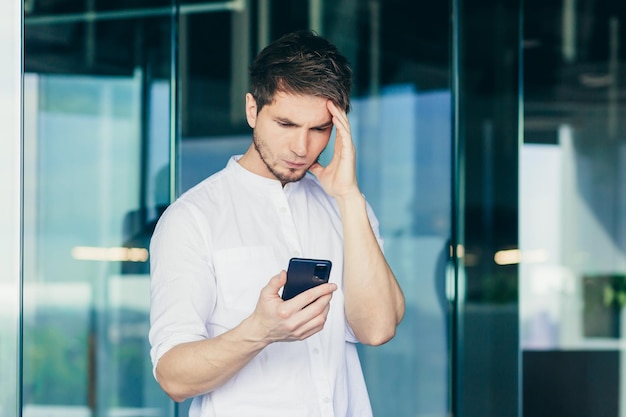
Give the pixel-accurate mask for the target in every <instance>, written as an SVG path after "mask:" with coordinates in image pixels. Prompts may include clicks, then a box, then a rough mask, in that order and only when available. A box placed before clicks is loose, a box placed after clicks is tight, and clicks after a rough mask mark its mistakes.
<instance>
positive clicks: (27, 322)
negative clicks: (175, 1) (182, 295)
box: [23, 8, 171, 416]
mask: <svg viewBox="0 0 626 417" xmlns="http://www.w3.org/2000/svg"><path fill="white" fill-rule="evenodd" d="M48 12H49V13H53V14H54V13H57V14H61V13H63V12H64V11H63V10H62V9H60V8H58V9H54V10H49V11H48ZM25 34H26V37H25V63H26V64H25V65H26V68H25V72H26V73H25V76H24V96H25V100H24V126H25V127H24V171H25V179H24V200H25V206H26V207H28V208H27V209H26V210H25V213H24V235H25V242H26V243H25V249H24V258H25V260H24V311H23V321H24V346H23V355H24V369H23V413H24V415H25V416H42V415H45V416H56V415H58V416H67V415H77V416H80V415H85V416H111V415H133V416H153V415H154V416H158V415H163V416H165V415H168V412H169V410H170V408H171V404H170V402H169V400H168V399H167V397H166V396H165V395H164V394H163V393H162V392H161V390H160V388H159V387H158V385H157V384H156V382H155V381H154V378H153V376H152V366H151V363H150V360H149V356H148V350H149V347H148V342H147V332H148V323H149V317H148V309H149V275H148V268H147V265H148V264H147V260H148V253H147V247H148V241H149V238H150V235H151V234H152V229H153V227H154V223H155V222H156V219H157V218H158V216H159V214H160V213H161V212H162V210H163V207H164V206H166V205H167V203H168V201H169V188H168V185H169V154H170V149H169V146H170V144H169V132H170V126H169V121H170V117H169V109H170V67H171V65H170V62H171V39H170V36H171V22H170V19H169V17H165V18H151V19H150V18H147V19H143V20H136V19H128V18H123V19H122V20H120V21H111V20H103V21H98V22H84V21H82V20H81V19H76V20H74V21H70V22H63V23H58V22H52V23H50V22H48V23H45V22H39V21H31V22H30V23H28V21H27V25H26V28H25ZM129 40H131V41H130V42H129Z"/></svg>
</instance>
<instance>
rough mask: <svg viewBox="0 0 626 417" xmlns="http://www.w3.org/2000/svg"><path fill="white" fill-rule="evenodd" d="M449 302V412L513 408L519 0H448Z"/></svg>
mask: <svg viewBox="0 0 626 417" xmlns="http://www.w3.org/2000/svg"><path fill="white" fill-rule="evenodd" d="M454 4H455V6H456V7H455V12H454V17H455V20H456V21H457V22H458V24H456V25H454V26H453V30H454V49H455V52H454V54H453V56H454V57H455V59H456V61H455V72H454V74H455V82H456V84H455V88H454V91H455V109H456V111H455V152H454V155H455V163H454V169H455V181H454V184H455V194H454V195H455V201H454V204H453V208H454V210H455V213H454V219H455V225H454V226H455V228H454V233H453V237H454V244H453V247H454V250H455V255H456V256H455V257H454V258H453V259H454V260H455V261H456V267H457V268H456V272H457V274H456V279H455V284H456V294H457V297H456V300H455V301H456V304H455V307H456V308H455V321H454V322H453V324H454V332H453V336H454V342H453V349H454V356H453V358H454V362H453V374H452V375H453V381H452V387H453V390H454V392H453V396H452V398H453V413H454V415H456V416H463V417H486V416H490V417H513V416H518V415H519V378H520V374H519V370H518V368H519V337H518V328H519V325H518V265H517V264H516V263H514V262H513V263H507V262H501V261H500V257H501V256H502V254H507V253H510V252H509V251H511V250H515V249H516V248H517V247H518V154H519V152H518V149H519V127H518V126H519V120H518V119H519V117H518V115H519V108H520V107H519V87H520V85H519V73H520V71H519V64H520V39H521V38H520V33H521V30H520V22H521V21H522V15H521V14H520V11H521V2H520V1H509V0H507V1H503V0H459V1H457V2H455V3H454Z"/></svg>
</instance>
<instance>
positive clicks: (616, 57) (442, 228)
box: [0, 0, 626, 417]
mask: <svg viewBox="0 0 626 417" xmlns="http://www.w3.org/2000/svg"><path fill="white" fill-rule="evenodd" d="M2 8H3V10H4V11H5V12H6V13H4V14H3V16H1V17H0V28H1V29H0V46H1V48H0V51H1V53H2V57H3V58H4V59H5V64H4V65H3V66H2V68H0V124H2V125H3V127H4V130H5V132H6V133H3V134H2V137H1V138H0V146H1V147H2V151H0V191H1V192H2V195H3V198H4V204H3V205H2V206H0V231H1V233H0V271H1V272H0V417H10V416H11V417H12V416H17V415H20V416H25V417H57V416H58V417H73V416H76V417H82V416H85V417H87V416H94V417H105V416H106V417H109V416H110V417H144V416H145V417H149V416H155V417H156V416H159V417H161V416H162V417H175V416H184V415H186V412H187V408H188V405H189V403H188V402H185V403H182V404H180V405H177V404H174V403H173V402H171V401H170V400H169V399H168V398H167V397H166V396H165V394H164V393H163V392H162V391H161V390H160V388H159V387H158V385H157V384H156V382H155V381H154V378H153V376H152V365H151V363H150V359H149V354H148V352H149V345H148V341H147V333H148V328H149V269H148V260H149V253H148V245H149V240H150V237H151V234H152V231H153V228H154V226H155V224H156V221H157V220H158V218H159V216H160V214H161V213H162V212H163V210H164V209H165V208H166V207H167V205H168V204H169V203H170V202H171V201H173V200H174V199H175V198H176V197H177V196H178V195H180V194H181V193H182V192H184V191H185V190H187V189H189V188H190V187H192V186H193V185H194V184H196V183H197V182H199V181H201V180H202V179H203V178H205V177H206V176H208V175H211V174H212V173H214V172H216V171H218V170H220V169H221V168H222V167H223V166H224V165H225V163H226V161H227V160H228V158H229V157H230V156H231V155H232V154H237V153H243V152H244V151H245V149H246V148H247V146H248V144H249V143H250V140H251V137H250V136H251V135H250V133H251V132H250V129H249V127H248V125H247V123H246V121H245V115H244V97H245V93H246V92H247V91H248V79H247V77H248V76H247V70H248V67H249V65H250V63H251V60H252V59H253V58H254V56H255V55H256V54H257V52H259V51H260V50H261V49H262V48H263V47H264V46H266V45H267V44H268V43H269V42H271V41H272V40H275V39H277V38H278V37H279V36H281V35H282V34H284V33H287V32H290V31H293V30H297V29H306V28H308V29H313V30H315V31H317V32H318V33H319V34H321V35H323V36H325V37H327V38H328V39H329V40H331V41H332V42H333V43H335V44H336V45H337V46H338V47H339V49H340V50H341V51H342V52H343V53H344V54H345V55H346V56H347V57H348V59H349V60H350V62H351V64H352V66H353V69H354V73H355V84H354V89H353V96H352V101H353V110H352V112H351V113H350V114H349V118H350V121H351V123H352V130H353V135H354V139H355V144H356V147H357V152H358V177H359V183H360V185H361V188H362V191H363V192H364V194H365V195H366V197H367V198H368V201H369V202H370V204H371V205H372V207H373V208H374V210H375V212H376V213H377V215H378V217H379V220H380V223H381V231H382V234H383V238H384V240H385V252H386V255H387V258H388V260H389V263H390V264H391V266H392V268H393V270H394V272H395V273H396V276H397V277H398V280H399V282H400V284H401V286H402V288H403V290H404V292H405V295H406V298H407V312H406V317H405V319H404V321H403V322H402V323H401V325H400V327H399V329H398V333H397V336H396V337H395V338H394V339H393V340H392V341H391V342H389V343H388V344H386V345H383V346H381V347H376V348H369V347H359V349H360V355H361V360H362V363H363V367H364V373H365V377H366V382H367V384H368V389H369V393H370V396H371V400H372V406H373V409H374V415H375V416H377V417H388V416H389V417H395V416H397V417H445V416H451V415H453V416H459V417H474V416H476V417H507V416H526V417H540V416H550V417H553V416H567V417H576V416H581V417H584V416H603V417H605V416H606V417H626V357H625V356H624V354H625V353H626V343H625V342H626V317H625V315H624V314H625V313H624V308H623V306H624V304H626V45H625V43H626V29H625V27H626V3H625V2H623V1H621V0H543V1H538V0H513V1H511V0H449V1H447V2H428V3H427V2H415V1H408V0H336V1H325V0H308V1H304V2H303V1H289V0H232V1H222V2H220V1H182V0H181V1H178V0H177V1H174V0H144V1H120V0H109V1H106V2H105V1H98V0H26V1H23V2H22V1H16V0H9V1H7V2H5V5H3V6H2ZM331 146H332V144H331ZM327 158H328V156H327V155H323V157H322V160H323V161H324V160H326V161H327V160H328V159H327Z"/></svg>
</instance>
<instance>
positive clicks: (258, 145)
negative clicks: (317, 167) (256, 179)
mask: <svg viewBox="0 0 626 417" xmlns="http://www.w3.org/2000/svg"><path fill="white" fill-rule="evenodd" d="M252 143H253V145H254V149H255V150H256V151H257V153H258V154H259V158H261V161H263V163H264V164H265V167H266V168H267V169H268V171H269V172H270V173H271V174H272V175H273V176H274V177H275V178H276V179H277V180H278V181H280V182H281V183H283V184H287V183H289V182H296V181H300V180H301V179H302V178H304V176H305V175H306V173H307V170H304V171H302V172H299V171H298V170H296V169H293V168H287V170H288V172H289V174H291V175H289V174H287V173H284V172H278V171H277V170H276V169H275V168H274V167H273V166H272V165H271V164H270V162H268V159H269V158H268V155H267V153H266V148H265V145H264V144H263V142H262V141H261V140H260V139H259V138H258V137H257V135H256V133H253V134H252Z"/></svg>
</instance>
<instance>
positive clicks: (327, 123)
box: [275, 117, 333, 129]
mask: <svg viewBox="0 0 626 417" xmlns="http://www.w3.org/2000/svg"><path fill="white" fill-rule="evenodd" d="M275 120H276V121H277V122H279V123H284V124H290V125H293V126H296V127H300V126H301V125H300V124H298V123H296V122H294V121H292V120H290V119H287V118H285V117H277V118H276V119H275ZM332 125H333V121H332V120H329V121H328V122H326V123H322V124H321V125H317V126H311V129H326V128H328V127H330V126H332Z"/></svg>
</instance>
